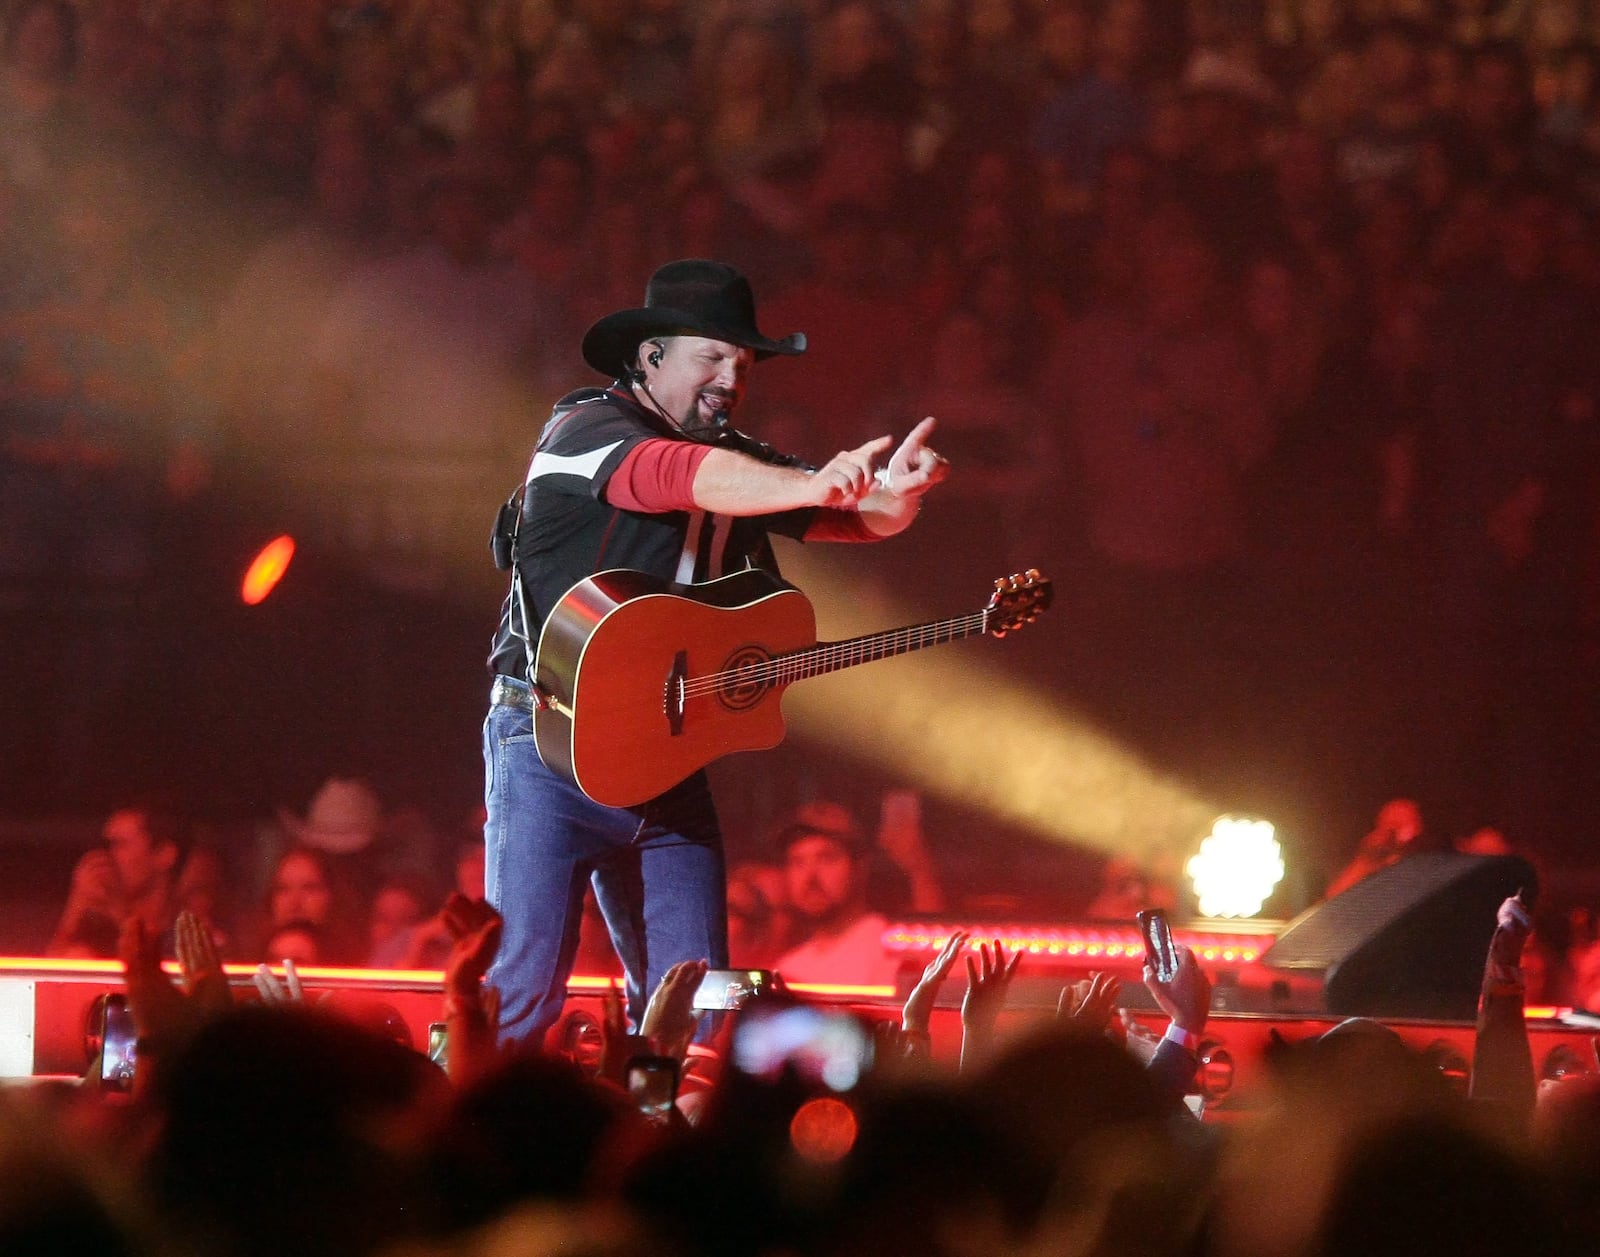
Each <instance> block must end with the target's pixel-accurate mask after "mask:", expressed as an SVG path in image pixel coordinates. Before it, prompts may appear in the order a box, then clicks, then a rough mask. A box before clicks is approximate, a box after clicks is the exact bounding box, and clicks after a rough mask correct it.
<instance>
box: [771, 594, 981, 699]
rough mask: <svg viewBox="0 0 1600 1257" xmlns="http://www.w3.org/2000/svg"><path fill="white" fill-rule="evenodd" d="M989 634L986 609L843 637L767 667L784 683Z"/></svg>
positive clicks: (793, 653) (792, 653)
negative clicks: (903, 626)
mask: <svg viewBox="0 0 1600 1257" xmlns="http://www.w3.org/2000/svg"><path fill="white" fill-rule="evenodd" d="M988 631H989V611H988V609H987V608H985V609H984V610H982V611H975V612H973V613H972V614H970V615H960V616H955V617H953V618H951V619H948V620H934V621H933V622H931V623H928V624H914V625H912V626H910V627H909V628H900V629H890V630H889V631H887V632H884V633H867V634H864V635H863V636H861V637H850V638H846V639H845V640H844V641H842V642H818V643H817V644H816V645H815V646H807V647H806V648H805V649H803V650H792V651H790V652H789V653H788V654H783V655H778V656H776V657H775V658H774V659H773V660H772V662H771V664H770V665H769V666H771V667H772V668H773V669H774V670H775V671H776V673H777V676H776V678H775V679H777V680H779V681H781V682H783V683H785V684H786V683H788V682H790V681H799V680H802V679H803V678H805V677H815V676H822V675H823V674H824V673H828V672H838V671H839V670H840V669H842V668H853V667H855V666H856V665H857V664H860V663H872V662H873V661H874V660H877V659H890V658H893V657H894V656H895V655H905V654H909V653H910V652H911V651H913V650H921V649H923V647H925V646H941V645H943V644H944V643H945V642H958V641H961V640H962V639H963V638H967V637H979V636H982V635H983V634H984V633H987V632H988Z"/></svg>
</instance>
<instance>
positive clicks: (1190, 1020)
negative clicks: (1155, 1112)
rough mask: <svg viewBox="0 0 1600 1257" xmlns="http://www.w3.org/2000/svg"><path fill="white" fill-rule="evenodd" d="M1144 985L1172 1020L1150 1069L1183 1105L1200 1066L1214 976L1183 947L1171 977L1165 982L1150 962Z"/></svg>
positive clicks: (1161, 1086)
mask: <svg viewBox="0 0 1600 1257" xmlns="http://www.w3.org/2000/svg"><path fill="white" fill-rule="evenodd" d="M1144 984H1145V988H1146V989H1147V990H1148V991H1149V992H1150V994H1151V995H1152V996H1153V997H1154V998H1155V1001H1156V1004H1157V1006H1158V1007H1159V1008H1160V1009H1161V1011H1162V1012H1164V1013H1166V1015H1167V1017H1168V1018H1169V1021H1170V1024H1169V1025H1168V1026H1167V1032H1166V1034H1164V1035H1163V1036H1162V1037H1161V1038H1160V1039H1159V1040H1158V1041H1157V1042H1156V1044H1155V1046H1154V1049H1153V1050H1152V1052H1151V1053H1150V1058H1149V1061H1148V1063H1147V1068H1148V1070H1149V1072H1150V1076H1151V1078H1152V1079H1153V1080H1154V1081H1155V1084H1156V1086H1157V1087H1158V1088H1159V1089H1160V1090H1161V1092H1162V1093H1163V1095H1165V1096H1166V1097H1167V1098H1168V1099H1170V1100H1171V1101H1172V1103H1173V1104H1179V1103H1181V1102H1182V1100H1183V1096H1184V1094H1185V1093H1186V1092H1187V1091H1188V1090H1189V1087H1190V1084H1192V1083H1193V1082H1194V1076H1195V1072H1196V1071H1197V1070H1198V1069H1199V1068H1200V1032H1201V1031H1202V1030H1204V1029H1205V1028H1206V1022H1207V1021H1208V1020H1209V1019H1210V1017H1211V979H1210V978H1209V977H1207V976H1206V971H1205V970H1204V969H1202V968H1201V967H1200V962H1199V961H1198V960H1197V959H1195V954H1194V948H1192V947H1179V948H1178V970H1177V972H1176V973H1174V974H1173V975H1172V977H1171V979H1170V980H1168V981H1165V982H1163V981H1162V980H1161V979H1160V978H1159V977H1157V976H1156V971H1155V968H1154V966H1152V965H1148V964H1147V965H1145V967H1144ZM1141 1055H1142V1053H1141Z"/></svg>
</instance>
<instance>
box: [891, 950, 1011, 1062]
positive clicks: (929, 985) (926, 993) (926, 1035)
mask: <svg viewBox="0 0 1600 1257" xmlns="http://www.w3.org/2000/svg"><path fill="white" fill-rule="evenodd" d="M970 937H971V935H970V934H969V932H968V931H966V930H955V931H953V932H952V933H951V935H950V937H949V938H947V939H945V941H944V946H943V947H941V948H940V949H939V954H938V955H936V956H935V957H934V958H933V959H932V960H930V961H929V962H928V965H927V968H925V969H923V971H922V976H921V977H920V978H918V979H917V984H916V985H915V986H914V987H912V988H911V994H910V995H908V996H906V1003H905V1007H904V1008H902V1009H901V1010H900V1036H899V1048H900V1052H901V1054H902V1055H905V1056H927V1055H929V1054H930V1052H931V1050H932V1039H931V1031H932V1025H933V1006H934V1004H935V1003H936V1002H937V1000H938V998H939V989H940V988H941V987H942V986H944V980H945V979H946V978H947V977H949V976H950V970H951V968H952V967H953V966H954V965H955V963H956V957H957V956H959V955H960V954H961V949H962V948H964V947H965V946H966V945H967V939H968V938H970ZM996 946H997V947H998V946H999V944H998V943H997V944H996ZM968 963H969V964H970V963H971V958H970V957H969V958H968Z"/></svg>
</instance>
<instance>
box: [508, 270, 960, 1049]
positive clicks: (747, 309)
mask: <svg viewBox="0 0 1600 1257" xmlns="http://www.w3.org/2000/svg"><path fill="white" fill-rule="evenodd" d="M805 346H806V341H805V337H804V336H803V335H802V334H800V333H794V334H791V335H788V336H784V337H781V338H778V339H773V338H771V337H768V336H766V335H764V334H763V333H762V332H760V331H759V330H758V329H757V325H756V314H755V298H754V296H753V294H752V292H751V289H750V284H749V281H748V280H746V279H745V277H744V276H743V275H742V274H740V273H739V272H738V271H736V270H735V269H734V268H732V267H730V266H727V265H725V264H723V263H721V262H714V261H708V260H704V259H685V260H680V261H675V262H669V263H667V264H666V265H664V266H662V267H660V268H659V269H658V270H657V271H656V272H655V273H654V274H653V275H652V276H651V277H650V280H649V284H648V286H647V288H646V291H645V301H644V305H643V306H641V307H639V308H636V309H628V310H621V311H618V312H616V313H614V314H609V315H607V316H605V317H604V318H602V319H600V320H599V321H598V322H597V323H595V324H594V326H592V327H591V328H590V329H589V330H588V332H587V333H586V334H585V335H584V338H583V344H582V353H583V358H584V361H585V362H586V363H588V365H589V366H590V367H592V368H594V369H595V370H596V371H598V372H600V373H601V374H602V375H603V376H605V377H606V378H607V379H609V380H610V381H611V383H610V385H609V386H608V387H606V388H591V389H581V390H579V391H577V392H574V393H569V394H567V395H566V396H565V397H563V398H562V399H561V400H560V401H559V402H557V403H556V407H555V410H554V412H553V414H552V415H551V418H550V420H549V422H548V423H547V424H546V425H545V427H544V429H543V431H542V433H541V434H540V437H539V440H538V442H537V444H536V446H535V449H534V454H533V458H532V461H531V463H530V464H529V467H528V471H527V476H526V480H525V484H524V488H523V490H522V500H521V505H520V511H519V512H517V513H516V514H515V515H514V518H515V519H516V520H517V533H516V537H515V541H514V542H513V541H512V539H511V537H510V536H509V535H508V534H507V535H502V536H501V537H500V538H499V544H500V547H501V552H502V555H505V551H506V549H507V548H508V547H513V549H512V555H514V557H511V556H507V557H508V559H509V562H510V564H511V570H512V574H513V577H512V589H511V592H510V593H508V595H507V597H506V600H505V602H504V604H503V605H502V608H501V615H500V623H499V627H498V630H497V632H496V634H495V638H494V643H493V647H492V649H491V653H490V657H489V667H490V670H491V671H492V673H493V674H494V683H493V686H492V690H491V703H490V708H489V714H488V716H487V718H486V720H485V723H484V757H485V767H486V781H487V787H486V792H485V803H486V808H487V819H486V821H485V825H484V837H485V845H486V868H485V885H486V891H487V896H488V899H489V902H490V903H492V904H493V905H494V906H495V907H496V908H497V909H498V910H499V911H500V913H501V915H502V916H503V917H504V918H505V929H504V935H503V938H502V941H501V944H500V949H499V952H498V955H497V957H496V959H495V962H494V965H493V967H492V968H491V970H490V972H489V974H488V981H489V982H490V983H492V984H493V985H495V986H496V987H498V988H499V992H500V1038H501V1042H502V1043H503V1044H508V1045H526V1046H530V1047H538V1046H539V1045H540V1044H541V1043H542V1041H543V1037H544V1034H545V1031H546V1030H547V1029H548V1028H549V1027H550V1026H551V1025H552V1024H553V1023H554V1022H555V1020H556V1018H557V1017H558V1016H559V1014H560V1012H561V1006H562V1002H563V1000H564V998H565V995H566V982H567V978H568V975H569V973H570V972H571V967H572V960H573V954H574V951H575V949H576V947H577V941H578V925H579V921H580V918H581V916H582V903H583V895H584V889H585V886H586V885H589V884H591V883H592V884H593V886H594V890H595V894H596V897H597V899H598V901H599V904H600V908H601V911H602V913H603V915H604V917H605V921H606V925H607V929H608V931H609V932H610V934H611V937H612V942H613V943H614V944H615V946H616V949H617V954H618V955H619V956H620V957H621V959H622V962H623V967H624V970H625V972H626V977H627V999H628V1011H629V1014H630V1016H631V1017H632V1020H633V1022H634V1024H635V1025H637V1024H638V1023H639V1020H640V1017H641V1015H642V1013H643V1001H644V997H645V996H646V995H647V994H648V993H649V992H650V991H652V990H653V989H654V988H655V986H656V984H657V983H658V982H659V981H660V980H661V977H662V975H663V974H664V973H665V972H666V971H667V969H668V968H670V967H671V966H672V965H673V964H675V963H676V962H678V961H681V960H705V961H708V962H709V963H710V964H711V965H712V966H713V967H720V966H722V965H725V964H726V963H727V960H728V958H727V955H726V950H727V943H726V937H727V924H726V904H725V902H724V895H725V891H724V865H723V852H722V840H721V834H720V831H719V829H718V824H717V816H716V811H715V809H714V807H713V804H712V801H711V796H710V791H709V789H708V786H707V783H706V778H705V775H704V774H703V773H696V774H695V775H694V776H692V777H691V778H689V780H687V781H686V782H684V783H682V784H681V785H679V786H675V787H673V788H672V789H671V790H669V791H667V792H666V793H665V794H663V795H661V796H660V797H658V798H655V799H651V800H649V801H647V802H645V803H643V804H640V805H638V806H635V807H629V808H612V807H605V806H602V805H600V804H598V803H595V802H593V801H592V800H590V799H589V798H588V797H587V796H585V795H584V794H583V793H582V792H581V791H580V790H579V789H578V787H577V786H575V785H573V784H572V783H571V782H570V781H568V780H567V779H566V778H565V777H562V776H560V775H558V774H556V773H554V772H552V771H551V770H550V769H548V768H546V767H545V765H544V764H543V762H542V761H541V760H540V758H539V756H538V753H537V751H536V749H535V744H534V739H533V737H532V712H533V702H534V700H535V696H534V695H533V694H532V693H531V691H530V689H529V685H528V681H529V666H530V657H531V655H532V653H533V648H534V646H535V645H536V644H537V642H538V640H539V632H540V628H541V626H542V624H543V621H544V617H545V615H546V614H548V612H549V610H550V608H551V607H552V606H553V605H554V603H555V602H556V601H557V600H558V599H559V598H560V597H561V596H562V595H563V594H565V593H566V592H567V591H568V590H569V589H570V588H571V587H572V586H573V585H574V584H576V583H577V582H578V581H580V580H582V579H584V578H585V577H588V576H591V575H593V574H594V573H595V572H598V571H601V570H604V569H609V568H631V569H635V570H640V571H644V572H647V573H650V574H652V575H655V576H658V577H661V578H664V579H667V580H674V581H693V582H700V581H706V580H711V579H714V578H716V577H719V576H723V575H726V574H729V573H732V572H735V571H738V570H741V569H744V568H748V567H752V566H754V567H761V568H766V569H769V570H772V569H774V568H775V563H774V558H773V554H772V548H771V545H770V543H769V540H768V538H769V535H770V534H777V535H780V536H788V537H793V538H799V539H804V540H807V541H876V540H879V539H881V538H884V537H889V536H893V535H894V534H896V533H899V532H901V531H903V530H904V529H906V528H907V527H908V526H910V524H911V522H912V521H913V520H914V519H915V517H916V514H917V510H918V507H919V505H920V503H921V499H922V496H923V494H925V493H926V492H928V490H929V489H931V488H932V487H933V486H934V485H935V484H938V483H939V482H940V481H942V480H943V479H944V478H945V476H946V474H947V472H948V467H947V465H946V463H945V461H944V459H942V458H941V457H940V456H939V455H938V454H937V453H935V452H934V450H933V449H932V448H930V447H929V445H928V443H927V442H928V438H929V436H930V434H931V433H932V430H933V426H934V421H933V420H932V419H925V420H923V421H922V423H920V424H918V425H917V426H916V427H915V428H914V429H912V431H911V432H910V434H909V435H908V436H906V438H905V439H904V440H903V441H902V442H901V443H900V444H899V445H898V446H897V447H894V445H893V440H892V438H891V437H887V436H884V437H879V438H877V439H875V440H872V441H868V442H867V443H866V444H864V445H861V446H858V447H857V448H855V449H850V450H844V451H841V452H840V453H839V454H837V455H835V456H834V457H833V458H832V459H830V460H829V461H828V462H827V463H826V464H825V465H823V466H822V467H820V468H811V467H808V466H806V465H804V464H803V463H801V462H800V461H799V460H797V459H794V458H791V457H788V456H785V455H781V454H778V453H776V452H775V451H773V450H771V449H770V447H767V446H764V445H762V444H760V443H759V442H756V441H754V440H752V439H751V438H749V437H747V436H744V435H743V434H742V433H740V432H738V431H737V430H735V429H734V428H733V427H732V423H731V421H732V419H733V417H734V415H735V413H736V412H737V411H738V410H739V408H740V405H741V403H742V402H743V401H744V397H745V393H746V391H747V389H748V387H749V384H750V373H751V368H752V366H753V365H754V364H755V363H756V362H759V361H761V360H762V359H765V358H769V357H772V356H773V355H776V354H785V355H793V354H799V353H801V352H803V351H804V349H805Z"/></svg>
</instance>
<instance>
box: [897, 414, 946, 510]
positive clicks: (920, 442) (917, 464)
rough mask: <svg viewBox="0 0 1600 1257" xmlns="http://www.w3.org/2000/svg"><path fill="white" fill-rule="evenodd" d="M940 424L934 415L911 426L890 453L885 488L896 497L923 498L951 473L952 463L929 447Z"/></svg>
mask: <svg viewBox="0 0 1600 1257" xmlns="http://www.w3.org/2000/svg"><path fill="white" fill-rule="evenodd" d="M937 426H938V420H936V419H934V418H933V417H932V416H931V415H930V416H929V417H928V418H926V419H924V420H923V421H922V422H921V423H919V424H918V425H917V426H916V427H914V428H912V429H911V431H910V432H909V433H908V434H907V435H906V439H905V440H904V441H902V442H900V448H899V449H897V450H896V451H895V452H894V454H893V455H891V456H890V458H889V462H888V464H887V470H888V473H889V475H888V483H887V484H886V485H885V486H884V487H885V488H886V489H887V490H888V491H889V492H890V493H892V494H893V495H894V496H895V497H897V498H915V497H921V496H922V495H923V494H924V493H926V492H927V491H928V490H929V489H931V488H933V486H934V485H936V484H938V483H939V482H940V481H942V480H943V479H945V477H947V476H948V475H949V474H950V464H949V463H948V462H946V461H945V459H944V458H943V457H942V456H941V455H940V454H939V453H938V451H936V450H933V449H930V448H929V446H928V437H929V435H930V434H931V433H932V432H933V430H934V428H935V427H937Z"/></svg>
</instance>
